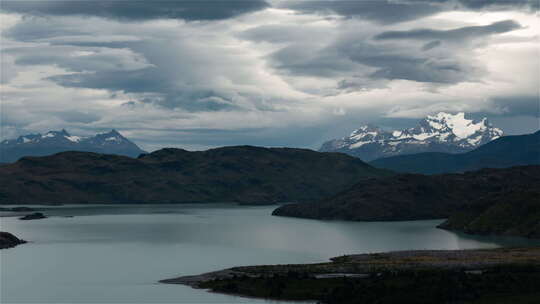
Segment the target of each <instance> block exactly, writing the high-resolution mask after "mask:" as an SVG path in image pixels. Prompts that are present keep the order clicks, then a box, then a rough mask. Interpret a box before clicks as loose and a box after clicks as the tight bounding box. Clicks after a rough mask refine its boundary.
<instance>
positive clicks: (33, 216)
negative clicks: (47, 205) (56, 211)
mask: <svg viewBox="0 0 540 304" xmlns="http://www.w3.org/2000/svg"><path fill="white" fill-rule="evenodd" d="M44 218H47V216H46V215H45V214H43V213H41V212H35V213H31V214H27V215H25V216H23V217H20V218H19V219H20V220H23V221H29V220H40V219H44Z"/></svg>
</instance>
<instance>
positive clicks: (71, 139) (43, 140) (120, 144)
mask: <svg viewBox="0 0 540 304" xmlns="http://www.w3.org/2000/svg"><path fill="white" fill-rule="evenodd" d="M64 151H84V152H95V153H106V154H118V155H125V156H130V157H137V156H139V155H140V154H142V153H146V151H143V150H142V149H140V148H139V147H138V146H137V145H136V144H135V143H133V142H132V141H130V140H129V139H127V138H125V137H124V136H122V134H120V133H119V132H118V131H116V130H112V131H110V132H106V133H100V134H97V135H95V136H90V137H81V136H74V135H71V134H69V133H68V132H67V131H66V130H61V131H49V132H47V133H45V134H29V135H24V136H19V137H18V138H16V139H7V140H4V141H2V142H0V163H2V162H6V163H9V162H14V161H17V160H18V159H19V158H21V157H24V156H45V155H51V154H54V153H58V152H64Z"/></svg>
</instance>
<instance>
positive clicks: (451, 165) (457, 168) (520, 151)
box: [370, 131, 540, 174]
mask: <svg viewBox="0 0 540 304" xmlns="http://www.w3.org/2000/svg"><path fill="white" fill-rule="evenodd" d="M370 164H371V165H373V166H375V167H378V168H385V169H390V170H392V171H396V172H408V173H423V174H439V173H453V172H464V171H470V170H478V169H481V168H506V167H512V166H523V165H540V131H537V132H535V133H533V134H527V135H514V136H503V137H501V138H498V139H496V140H494V141H492V142H489V143H487V144H485V145H483V146H481V147H479V148H477V149H475V150H473V151H470V152H467V153H461V154H449V153H419V154H411V155H400V156H394V157H389V158H381V159H377V160H374V161H372V162H370Z"/></svg>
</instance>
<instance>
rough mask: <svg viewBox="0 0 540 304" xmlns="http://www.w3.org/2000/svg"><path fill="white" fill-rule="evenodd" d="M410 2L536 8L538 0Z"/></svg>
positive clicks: (468, 6)
mask: <svg viewBox="0 0 540 304" xmlns="http://www.w3.org/2000/svg"><path fill="white" fill-rule="evenodd" d="M408 1H410V2H425V3H449V4H455V5H458V6H461V7H462V8H468V9H494V10H497V9H508V8H513V9H520V8H523V9H535V8H538V6H539V2H538V1H537V0H408Z"/></svg>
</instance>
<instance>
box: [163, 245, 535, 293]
mask: <svg viewBox="0 0 540 304" xmlns="http://www.w3.org/2000/svg"><path fill="white" fill-rule="evenodd" d="M539 280H540V247H534V248H500V249H478V250H415V251H398V252H387V253H373V254H355V255H348V256H341V257H336V258H332V259H331V262H328V263H318V264H297V265H266V266H244V267H233V268H229V269H225V270H221V271H215V272H210V273H205V274H201V275H195V276H184V277H179V278H174V279H168V280H163V281H161V283H167V284H184V285H189V286H192V287H194V288H204V289H209V290H211V291H214V292H220V293H226V294H235V295H242V296H249V297H259V298H266V299H276V300H300V301H302V300H315V301H319V302H322V303H447V302H452V303H454V302H458V303H510V302H513V303H532V302H530V301H531V300H532V299H538V296H540V291H539V290H538V286H537V282H539ZM528 301H529V302H528Z"/></svg>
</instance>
